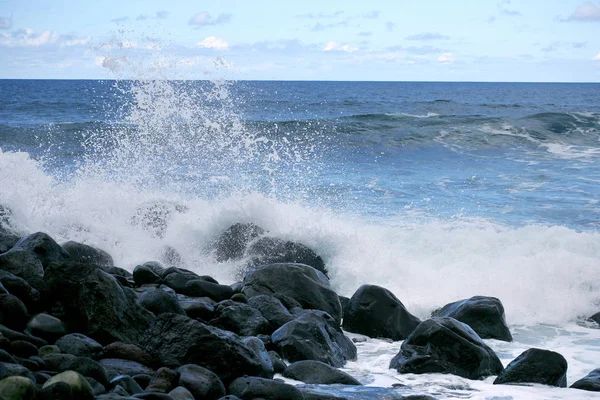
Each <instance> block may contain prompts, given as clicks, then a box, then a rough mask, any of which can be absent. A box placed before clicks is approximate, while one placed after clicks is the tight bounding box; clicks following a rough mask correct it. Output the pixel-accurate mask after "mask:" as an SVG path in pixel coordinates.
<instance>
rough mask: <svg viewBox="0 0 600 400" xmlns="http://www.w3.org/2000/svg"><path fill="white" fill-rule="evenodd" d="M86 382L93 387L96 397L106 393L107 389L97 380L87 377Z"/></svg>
mask: <svg viewBox="0 0 600 400" xmlns="http://www.w3.org/2000/svg"><path fill="white" fill-rule="evenodd" d="M85 380H86V381H88V383H89V384H90V386H91V387H92V391H93V392H94V396H100V395H101V394H104V393H106V387H105V386H104V385H103V384H101V383H100V382H98V381H97V380H95V379H94V378H90V377H89V376H86V377H85Z"/></svg>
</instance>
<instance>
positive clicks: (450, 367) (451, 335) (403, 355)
mask: <svg viewBox="0 0 600 400" xmlns="http://www.w3.org/2000/svg"><path fill="white" fill-rule="evenodd" d="M390 368H394V369H396V370H397V371H398V372H400V373H413V374H424V373H434V372H440V373H445V374H453V375H458V376H462V377H464V378H468V379H482V378H485V377H486V376H490V375H497V374H498V373H500V371H502V369H503V367H502V363H501V362H500V359H498V356H496V354H495V353H494V351H493V350H492V349H490V348H489V347H488V346H487V345H486V344H485V343H484V342H483V341H482V340H481V338H480V337H479V336H477V334H476V333H475V332H474V331H473V330H472V329H471V328H469V326H468V325H466V324H463V323H462V322H459V321H457V320H455V319H454V318H448V317H436V318H431V319H428V320H426V321H423V322H422V323H421V324H420V325H419V326H418V327H417V328H416V329H415V330H414V331H413V333H411V334H410V336H409V337H408V338H407V339H406V340H405V341H404V342H403V343H402V346H401V348H400V352H399V353H398V354H397V355H396V356H395V357H394V358H393V359H392V361H391V363H390Z"/></svg>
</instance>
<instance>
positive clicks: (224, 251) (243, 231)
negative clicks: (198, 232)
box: [215, 223, 265, 262]
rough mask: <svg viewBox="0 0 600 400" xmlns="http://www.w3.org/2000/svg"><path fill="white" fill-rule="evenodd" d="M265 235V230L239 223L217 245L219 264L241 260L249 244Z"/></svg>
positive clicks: (230, 228) (223, 235) (220, 237)
mask: <svg viewBox="0 0 600 400" xmlns="http://www.w3.org/2000/svg"><path fill="white" fill-rule="evenodd" d="M263 234H265V230H264V229H263V228H261V227H260V226H257V225H254V224H252V223H245V224H242V223H237V224H234V225H232V226H230V227H229V228H228V229H227V230H226V231H225V232H223V233H222V234H221V236H219V238H218V239H217V242H216V243H215V250H216V254H215V256H216V259H217V261H218V262H224V261H229V260H239V259H240V258H242V257H243V256H244V253H245V251H246V247H248V243H250V242H251V241H252V240H254V239H256V238H258V237H259V236H261V235H263Z"/></svg>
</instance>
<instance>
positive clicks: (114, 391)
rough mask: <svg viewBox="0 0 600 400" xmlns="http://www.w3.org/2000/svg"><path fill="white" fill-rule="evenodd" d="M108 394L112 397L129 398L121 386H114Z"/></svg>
mask: <svg viewBox="0 0 600 400" xmlns="http://www.w3.org/2000/svg"><path fill="white" fill-rule="evenodd" d="M110 394H112V395H116V396H120V397H126V398H129V393H128V392H127V390H125V389H124V388H123V386H115V387H114V388H112V390H111V391H110Z"/></svg>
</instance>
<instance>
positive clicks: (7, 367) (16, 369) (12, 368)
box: [0, 363, 35, 383]
mask: <svg viewBox="0 0 600 400" xmlns="http://www.w3.org/2000/svg"><path fill="white" fill-rule="evenodd" d="M0 365H2V366H3V367H4V368H3V373H4V376H5V377H7V376H22V377H23V378H27V379H29V380H31V381H32V382H33V383H35V375H33V372H31V371H30V370H29V369H27V368H25V367H24V366H22V365H20V364H11V363H1V364H0Z"/></svg>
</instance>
